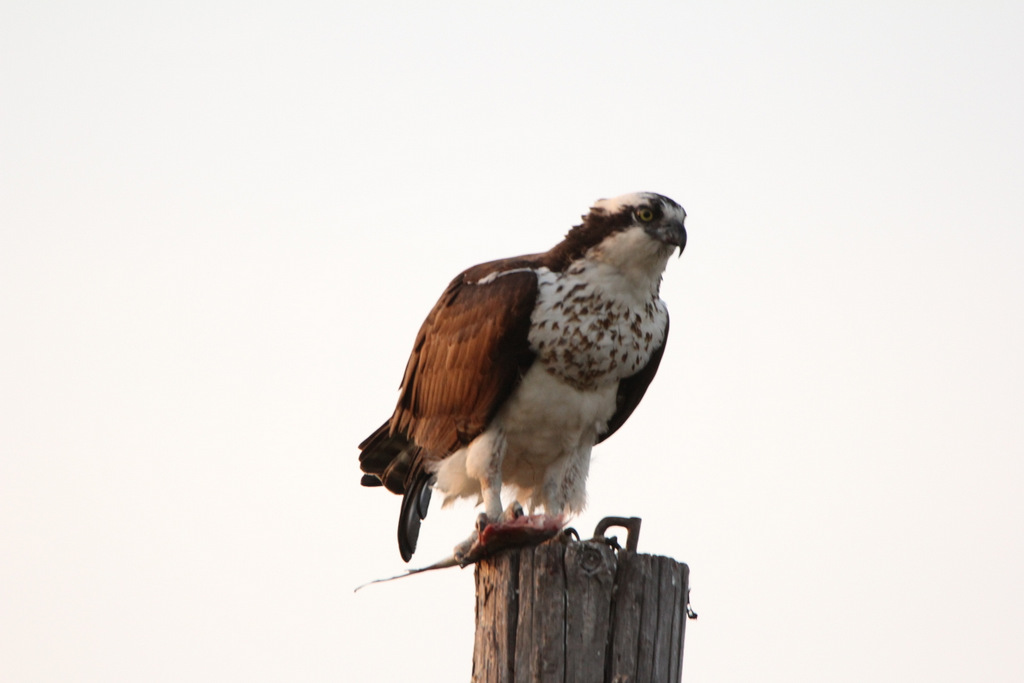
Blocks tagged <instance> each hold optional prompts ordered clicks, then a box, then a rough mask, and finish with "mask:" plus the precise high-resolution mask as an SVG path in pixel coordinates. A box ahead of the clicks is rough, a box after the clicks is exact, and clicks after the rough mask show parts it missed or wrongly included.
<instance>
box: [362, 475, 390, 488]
mask: <svg viewBox="0 0 1024 683" xmlns="http://www.w3.org/2000/svg"><path fill="white" fill-rule="evenodd" d="M359 483H360V484H362V485H363V486H383V485H384V482H382V481H381V480H380V477H378V476H377V475H376V474H364V475H363V478H362V479H360V480H359Z"/></svg>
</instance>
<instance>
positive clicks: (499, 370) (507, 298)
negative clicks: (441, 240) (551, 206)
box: [391, 264, 537, 459]
mask: <svg viewBox="0 0 1024 683" xmlns="http://www.w3.org/2000/svg"><path fill="white" fill-rule="evenodd" d="M494 265H497V264H485V266H477V267H476V268H472V269H470V270H468V271H466V272H465V273H463V274H462V275H460V276H459V277H457V278H455V280H453V281H452V283H451V284H450V285H449V286H448V289H446V290H445V293H444V294H443V295H442V296H441V299H440V301H438V302H437V304H436V305H435V306H434V309H433V310H432V311H431V312H430V315H428V316H427V319H426V320H425V321H424V323H423V326H422V327H421V328H420V331H419V334H418V335H417V336H416V343H415V344H414V346H413V351H412V356H411V357H410V358H409V363H408V365H407V366H406V369H405V378H404V379H403V380H402V388H401V394H400V396H399V399H398V406H397V408H396V409H395V414H394V415H393V416H392V418H391V432H392V433H393V434H394V433H400V434H403V435H406V436H407V437H409V438H410V439H412V441H413V442H415V443H416V445H417V446H419V447H420V448H422V449H423V450H424V451H425V452H426V456H427V457H428V458H431V459H439V458H444V457H445V456H447V455H449V454H451V453H452V452H453V451H455V450H457V449H458V448H460V447H461V446H464V445H466V444H468V443H469V442H470V441H472V440H473V439H474V438H475V437H476V436H477V435H479V434H480V433H481V432H482V431H483V430H484V429H485V428H486V427H487V424H488V423H489V422H490V420H491V418H492V417H494V414H495V413H496V412H497V411H498V408H499V407H500V406H501V404H502V403H503V402H504V401H505V399H506V398H508V396H509V394H511V393H512V390H513V389H514V388H515V387H516V385H517V384H518V383H519V380H520V379H521V378H522V376H523V373H525V372H526V370H527V368H529V366H530V364H531V363H532V362H533V358H534V355H533V353H532V352H531V351H530V348H529V340H528V336H529V332H530V315H531V313H532V312H533V307H534V303H535V302H536V299H537V276H536V275H535V274H534V273H533V272H532V271H530V270H519V271H518V272H511V273H509V274H506V275H498V276H496V277H494V278H493V279H492V280H490V281H486V280H485V282H486V284H472V283H474V282H477V281H478V280H480V279H482V278H484V277H485V275H486V272H487V266H491V267H492V268H493V266H494ZM507 269H508V266H507V265H505V267H504V268H502V270H507ZM492 272H493V271H492Z"/></svg>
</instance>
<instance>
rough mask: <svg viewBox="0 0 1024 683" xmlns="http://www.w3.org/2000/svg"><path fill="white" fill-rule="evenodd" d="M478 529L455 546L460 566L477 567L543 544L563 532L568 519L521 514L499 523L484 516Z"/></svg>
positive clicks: (479, 517)
mask: <svg viewBox="0 0 1024 683" xmlns="http://www.w3.org/2000/svg"><path fill="white" fill-rule="evenodd" d="M476 526H477V528H476V530H475V531H473V533H472V534H470V536H469V538H467V539H466V540H465V541H463V542H462V543H460V544H459V545H457V546H455V550H454V555H455V559H456V561H458V563H459V566H462V567H465V566H468V565H471V564H474V563H476V562H479V561H480V560H485V559H487V558H489V557H493V556H495V555H497V554H498V553H500V552H501V551H503V550H508V549H509V548H523V547H527V546H533V545H540V544H541V543H543V542H544V541H547V540H550V539H552V538H554V537H555V536H557V535H558V534H559V532H561V531H562V528H563V527H564V526H565V516H564V515H557V516H551V515H524V514H519V515H518V516H515V517H513V518H511V519H506V518H505V516H504V515H503V516H502V519H499V520H498V521H496V522H488V521H487V518H486V516H485V515H484V514H483V513H481V514H480V515H479V516H478V517H477V524H476Z"/></svg>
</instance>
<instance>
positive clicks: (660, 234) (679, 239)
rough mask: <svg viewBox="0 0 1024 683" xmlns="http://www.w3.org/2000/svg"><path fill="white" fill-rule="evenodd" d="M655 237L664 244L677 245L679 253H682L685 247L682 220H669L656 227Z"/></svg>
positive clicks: (684, 230)
mask: <svg viewBox="0 0 1024 683" xmlns="http://www.w3.org/2000/svg"><path fill="white" fill-rule="evenodd" d="M656 235H657V238H658V239H659V240H661V241H662V242H664V243H665V244H672V245H674V246H677V247H679V255H680V256H682V255H683V249H685V248H686V228H685V227H683V222H682V221H671V222H670V223H666V224H664V225H662V226H661V227H659V228H658V230H657V232H656Z"/></svg>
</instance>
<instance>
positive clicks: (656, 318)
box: [530, 264, 668, 389]
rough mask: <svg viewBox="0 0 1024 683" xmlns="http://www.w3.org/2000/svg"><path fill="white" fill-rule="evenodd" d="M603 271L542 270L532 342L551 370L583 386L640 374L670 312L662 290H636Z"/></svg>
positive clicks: (662, 338)
mask: <svg viewBox="0 0 1024 683" xmlns="http://www.w3.org/2000/svg"><path fill="white" fill-rule="evenodd" d="M603 270H607V269H602V267H601V266H600V265H594V264H588V265H581V266H579V267H576V268H570V269H569V270H567V271H566V272H564V273H553V272H551V271H549V270H547V269H546V268H541V269H540V270H538V271H537V280H538V285H539V291H538V295H537V305H536V307H535V308H534V312H533V318H532V319H533V325H532V327H531V329H530V346H531V348H532V349H533V351H534V352H535V353H536V354H537V362H538V363H539V364H541V365H543V366H544V368H545V369H547V371H548V372H550V373H552V374H553V375H555V376H556V377H559V378H560V379H562V380H563V381H564V382H566V383H568V384H570V385H572V386H574V387H577V388H580V389H583V388H593V387H596V386H598V385H601V384H605V383H608V382H616V381H618V380H620V379H623V378H625V377H629V376H630V375H633V374H635V373H636V372H638V371H639V370H640V369H641V368H643V367H644V366H646V365H647V363H648V361H650V359H651V354H652V353H653V352H654V349H656V348H658V347H659V346H661V344H662V343H663V342H664V341H665V328H666V326H667V323H668V313H667V312H666V309H665V304H664V303H663V302H662V301H661V299H659V298H658V296H657V292H656V290H654V291H652V290H651V289H649V288H648V289H647V291H643V290H641V291H636V289H634V288H631V287H629V286H628V284H629V283H628V282H627V281H626V280H624V279H623V278H621V277H617V278H616V277H614V273H612V274H609V273H606V272H602V271H603Z"/></svg>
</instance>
